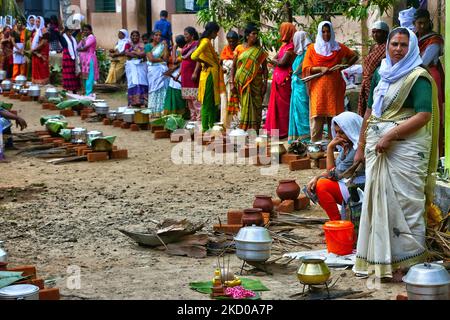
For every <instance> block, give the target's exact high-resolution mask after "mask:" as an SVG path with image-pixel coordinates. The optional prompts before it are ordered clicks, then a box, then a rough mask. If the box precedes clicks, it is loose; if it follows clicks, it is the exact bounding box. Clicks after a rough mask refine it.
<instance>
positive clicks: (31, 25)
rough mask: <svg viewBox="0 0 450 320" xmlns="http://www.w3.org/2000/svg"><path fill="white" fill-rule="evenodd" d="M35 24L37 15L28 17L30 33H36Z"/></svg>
mask: <svg viewBox="0 0 450 320" xmlns="http://www.w3.org/2000/svg"><path fill="white" fill-rule="evenodd" d="M35 22H36V16H35V15H30V16H28V19H27V30H28V31H30V32H33V31H34V28H35V27H36V25H35Z"/></svg>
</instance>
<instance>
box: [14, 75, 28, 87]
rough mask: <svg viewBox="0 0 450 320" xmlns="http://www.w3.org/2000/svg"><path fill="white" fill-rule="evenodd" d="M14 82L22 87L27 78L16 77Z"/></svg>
mask: <svg viewBox="0 0 450 320" xmlns="http://www.w3.org/2000/svg"><path fill="white" fill-rule="evenodd" d="M15 81H16V83H17V84H20V85H22V86H23V85H25V83H26V82H27V77H25V76H22V75H20V76H17V77H16V80H15Z"/></svg>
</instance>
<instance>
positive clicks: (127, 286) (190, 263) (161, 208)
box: [0, 94, 405, 299]
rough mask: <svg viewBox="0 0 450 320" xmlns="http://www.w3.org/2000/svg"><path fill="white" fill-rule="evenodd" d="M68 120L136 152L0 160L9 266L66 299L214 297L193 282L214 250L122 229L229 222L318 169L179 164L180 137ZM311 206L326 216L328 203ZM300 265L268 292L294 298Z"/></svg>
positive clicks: (389, 291) (1, 224) (391, 293)
mask: <svg viewBox="0 0 450 320" xmlns="http://www.w3.org/2000/svg"><path fill="white" fill-rule="evenodd" d="M118 97H119V95H118V94H115V95H114V99H111V100H110V98H109V97H108V96H103V97H102V96H100V97H99V98H105V99H107V100H108V101H109V103H110V104H111V105H112V106H113V107H118V106H122V105H125V104H126V100H125V99H124V97H120V98H118ZM7 100H9V99H7ZM14 109H15V110H19V112H20V114H21V115H22V116H23V117H24V118H25V119H26V120H27V122H28V124H29V127H28V129H27V131H35V130H42V127H41V126H40V125H39V118H40V117H41V116H42V115H44V114H52V113H57V112H56V111H47V110H42V109H41V106H40V105H39V104H37V103H21V102H15V103H14ZM69 122H70V124H71V125H73V126H82V127H85V128H87V129H89V130H90V129H99V130H101V131H103V132H104V133H105V134H108V135H117V137H118V138H117V141H116V144H117V145H118V146H119V147H122V148H126V149H128V150H129V156H130V158H129V159H128V160H126V161H108V162H101V163H74V164H68V165H63V166H54V165H51V164H48V163H46V162H45V161H43V160H38V159H34V158H25V157H21V156H15V155H14V152H7V157H8V158H9V160H12V162H11V163H9V164H0V187H2V188H6V190H5V189H3V193H0V238H1V240H4V241H5V242H6V244H5V246H6V248H7V250H8V252H9V254H10V264H12V265H17V264H33V265H36V266H37V267H38V271H39V275H40V276H41V277H43V278H45V279H48V278H55V279H56V280H57V286H58V287H59V288H60V289H61V292H62V294H63V295H64V297H65V298H67V299H79V298H85V299H209V297H208V296H207V295H203V294H200V293H196V292H194V291H191V290H190V289H189V286H188V283H189V282H191V281H206V280H209V279H210V278H211V277H212V276H213V271H214V265H215V263H216V258H214V257H208V258H206V259H200V260H197V259H192V258H186V257H172V256H168V255H166V254H165V253H164V252H160V251H156V250H151V249H145V248H141V247H138V246H137V245H136V244H135V243H134V242H132V241H131V240H129V239H128V238H126V237H125V236H124V235H122V234H121V233H120V232H119V231H117V229H119V228H124V229H128V230H133V229H141V230H145V229H147V228H151V227H153V223H152V222H151V220H158V221H160V220H163V219H165V218H169V217H170V218H177V219H179V218H188V219H190V220H191V221H193V222H200V221H201V222H207V230H211V229H212V224H213V223H217V218H218V217H220V218H221V220H222V221H225V220H226V212H227V210H228V209H230V208H246V207H248V206H251V204H252V202H253V199H254V195H255V194H269V195H272V196H275V195H276V194H275V190H276V187H277V182H278V180H280V179H284V178H295V179H297V181H298V183H299V184H302V185H303V184H305V183H306V182H307V181H308V180H309V179H310V178H311V177H312V176H313V175H314V174H317V173H318V171H317V170H307V171H297V172H290V171H289V169H288V167H287V166H285V165H283V166H281V167H280V170H279V172H278V174H277V175H275V176H264V175H261V172H260V168H259V167H256V166H252V165H239V166H237V165H174V164H173V163H172V162H171V160H170V155H171V149H172V148H173V147H174V144H170V142H169V141H168V140H153V137H152V135H151V134H150V133H149V132H145V131H141V132H138V133H134V132H133V133H132V132H130V131H129V130H127V131H125V130H122V129H118V128H113V127H111V126H103V125H101V124H100V123H85V122H82V121H81V120H80V118H79V117H71V118H69ZM44 186H45V187H44ZM11 188H31V189H32V191H29V192H28V191H27V190H28V189H26V190H25V191H23V190H20V189H19V190H16V189H11ZM8 189H11V190H12V191H8ZM12 193H14V195H12ZM2 195H3V196H2ZM303 214H304V215H305V216H322V217H323V216H324V214H323V213H322V211H321V210H320V208H313V209H312V210H310V211H305V212H304V213H303ZM298 232H299V233H300V234H302V235H308V237H309V238H310V240H311V241H312V242H323V240H324V239H323V236H320V233H321V228H320V226H316V227H314V228H313V229H311V230H309V229H304V228H301V229H299V230H298ZM315 248H317V249H321V248H325V244H321V245H318V246H315ZM302 250H304V248H301V247H299V248H298V251H302ZM231 265H232V267H233V270H235V271H236V272H237V271H238V270H239V267H240V260H238V259H237V258H236V257H235V256H234V255H233V256H232V257H231ZM71 266H75V269H70V267H71ZM293 266H294V267H293V269H292V270H289V271H288V272H287V274H275V275H273V276H260V277H258V279H260V280H261V281H262V282H263V283H264V284H265V285H266V286H268V287H269V288H270V289H271V291H269V292H265V293H264V294H263V298H264V299H290V298H289V297H290V296H291V295H293V294H295V293H298V292H301V289H302V287H301V285H300V284H299V283H298V281H297V279H296V275H295V271H296V270H295V269H296V268H297V266H298V263H294V264H293ZM68 268H69V269H68ZM76 268H79V270H80V272H81V288H80V289H78V290H71V289H70V288H71V283H72V282H71V278H70V277H69V276H71V275H73V273H70V272H73V270H77V269H76ZM68 271H69V273H68ZM332 275H333V277H334V278H335V279H337V278H340V279H339V282H338V284H337V285H336V288H339V289H341V290H343V289H348V288H352V289H354V290H361V291H368V290H369V289H368V288H367V286H366V280H361V279H357V278H355V277H354V276H353V274H352V273H351V271H349V270H347V271H334V270H333V271H332ZM250 277H251V278H254V277H252V276H250ZM404 291H405V290H404V285H402V284H396V285H393V284H382V285H381V288H380V290H377V291H376V292H375V293H374V294H373V295H372V298H377V299H392V298H393V297H395V296H396V294H398V293H402V292H404Z"/></svg>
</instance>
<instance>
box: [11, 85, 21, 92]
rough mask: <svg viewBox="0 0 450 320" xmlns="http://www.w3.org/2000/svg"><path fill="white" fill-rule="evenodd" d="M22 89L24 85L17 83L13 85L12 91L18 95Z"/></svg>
mask: <svg viewBox="0 0 450 320" xmlns="http://www.w3.org/2000/svg"><path fill="white" fill-rule="evenodd" d="M21 89H22V85H21V84H18V83H15V84H13V86H12V90H13V91H14V92H17V93H19V92H20V90H21Z"/></svg>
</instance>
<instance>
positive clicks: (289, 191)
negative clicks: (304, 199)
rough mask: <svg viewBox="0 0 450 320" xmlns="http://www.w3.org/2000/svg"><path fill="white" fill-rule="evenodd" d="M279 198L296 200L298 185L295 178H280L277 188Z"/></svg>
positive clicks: (298, 192) (298, 190)
mask: <svg viewBox="0 0 450 320" xmlns="http://www.w3.org/2000/svg"><path fill="white" fill-rule="evenodd" d="M277 195H278V196H279V197H280V199H281V200H296V199H297V198H298V196H299V195H300V186H299V185H298V184H297V183H296V182H295V180H281V181H280V184H279V186H278V188H277Z"/></svg>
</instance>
